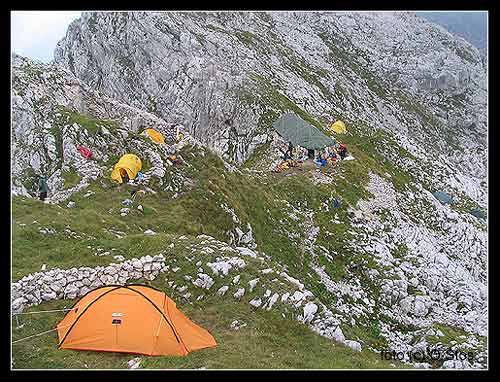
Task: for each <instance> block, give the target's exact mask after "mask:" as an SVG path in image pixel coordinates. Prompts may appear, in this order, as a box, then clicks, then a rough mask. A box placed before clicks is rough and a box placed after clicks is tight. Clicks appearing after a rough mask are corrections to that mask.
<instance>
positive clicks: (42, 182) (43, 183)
mask: <svg viewBox="0 0 500 382" xmlns="http://www.w3.org/2000/svg"><path fill="white" fill-rule="evenodd" d="M47 190H48V187H47V180H46V179H45V175H42V176H40V179H39V180H38V192H39V196H40V200H41V201H42V202H43V201H45V198H46V197H47Z"/></svg>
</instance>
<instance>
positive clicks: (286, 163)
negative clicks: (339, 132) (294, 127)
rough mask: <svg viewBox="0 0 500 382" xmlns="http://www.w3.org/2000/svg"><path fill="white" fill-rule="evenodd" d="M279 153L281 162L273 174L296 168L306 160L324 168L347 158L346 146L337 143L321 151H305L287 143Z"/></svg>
mask: <svg viewBox="0 0 500 382" xmlns="http://www.w3.org/2000/svg"><path fill="white" fill-rule="evenodd" d="M281 151H282V153H283V155H282V156H281V159H282V161H281V162H280V163H279V164H278V166H277V167H276V169H275V172H281V171H283V170H285V169H287V168H290V167H296V166H297V162H299V163H300V162H303V161H306V160H307V159H313V161H314V163H315V164H316V165H318V166H326V165H327V164H328V163H331V164H335V163H337V161H339V160H344V159H345V158H346V157H347V156H348V151H347V146H346V145H345V144H344V143H337V144H335V145H334V146H330V147H326V148H324V149H323V150H307V149H305V148H302V147H299V146H294V145H293V144H292V142H288V143H287V144H286V146H284V147H283V148H282V149H281Z"/></svg>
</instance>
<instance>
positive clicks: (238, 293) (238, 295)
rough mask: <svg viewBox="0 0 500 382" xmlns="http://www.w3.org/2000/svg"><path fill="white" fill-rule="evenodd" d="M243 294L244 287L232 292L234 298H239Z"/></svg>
mask: <svg viewBox="0 0 500 382" xmlns="http://www.w3.org/2000/svg"><path fill="white" fill-rule="evenodd" d="M244 294H245V288H238V290H237V291H236V293H235V294H234V298H235V299H237V300H239V299H241V297H243V295H244Z"/></svg>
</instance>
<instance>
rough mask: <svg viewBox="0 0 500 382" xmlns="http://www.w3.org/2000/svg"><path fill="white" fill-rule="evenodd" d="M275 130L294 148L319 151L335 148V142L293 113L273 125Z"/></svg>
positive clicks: (282, 117) (287, 114)
mask: <svg viewBox="0 0 500 382" xmlns="http://www.w3.org/2000/svg"><path fill="white" fill-rule="evenodd" d="M273 127H274V129H275V130H276V131H277V132H278V133H279V134H280V135H281V136H282V137H283V138H284V139H286V140H287V141H288V142H292V144H293V145H294V146H301V147H304V148H306V149H308V150H319V149H322V148H325V147H327V146H333V145H334V144H335V140H334V139H333V138H330V137H329V136H327V135H325V134H323V133H322V132H321V131H319V130H318V129H317V128H315V127H314V126H311V125H310V124H309V123H307V122H306V121H304V120H303V119H302V118H300V117H298V116H297V115H295V114H293V113H286V114H285V115H283V116H281V117H280V118H279V119H278V120H276V121H275V122H274V123H273Z"/></svg>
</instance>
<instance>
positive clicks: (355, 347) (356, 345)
mask: <svg viewBox="0 0 500 382" xmlns="http://www.w3.org/2000/svg"><path fill="white" fill-rule="evenodd" d="M344 344H345V345H347V346H348V347H350V348H351V349H352V350H354V351H358V352H360V351H361V344H360V343H359V342H358V341H353V340H345V341H344Z"/></svg>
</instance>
